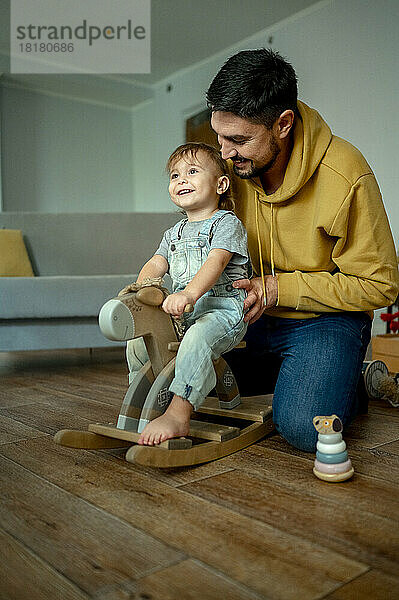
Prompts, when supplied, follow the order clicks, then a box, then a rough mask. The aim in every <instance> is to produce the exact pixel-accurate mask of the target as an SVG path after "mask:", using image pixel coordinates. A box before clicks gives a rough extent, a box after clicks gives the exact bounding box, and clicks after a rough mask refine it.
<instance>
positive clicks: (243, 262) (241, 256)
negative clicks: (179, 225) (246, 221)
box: [155, 213, 250, 281]
mask: <svg viewBox="0 0 399 600" xmlns="http://www.w3.org/2000/svg"><path fill="white" fill-rule="evenodd" d="M209 220H210V219H206V220H205V221H191V222H190V221H187V223H186V224H185V225H184V227H183V229H182V230H181V239H184V238H192V237H196V236H197V235H198V231H199V230H200V229H201V231H203V230H204V226H206V221H209ZM173 229H174V227H171V228H170V229H168V230H167V231H165V233H164V234H163V238H162V241H161V243H160V245H159V248H158V250H157V251H156V252H155V254H160V255H161V256H163V257H164V258H165V259H166V260H168V248H169V245H170V241H171V237H172V232H173ZM214 248H221V249H222V250H227V251H228V252H232V253H233V256H232V257H231V259H230V261H229V263H228V264H227V266H226V268H225V272H226V274H227V275H228V276H229V277H230V279H231V280H232V281H235V280H236V279H247V278H248V277H250V261H249V253H248V247H247V232H246V230H245V227H244V225H243V224H242V223H241V221H240V220H239V219H238V218H237V217H236V215H234V214H230V213H229V214H225V215H224V217H223V218H222V219H220V220H219V221H218V222H217V224H216V226H215V227H214V229H213V231H212V239H211V244H210V249H211V250H213V249H214Z"/></svg>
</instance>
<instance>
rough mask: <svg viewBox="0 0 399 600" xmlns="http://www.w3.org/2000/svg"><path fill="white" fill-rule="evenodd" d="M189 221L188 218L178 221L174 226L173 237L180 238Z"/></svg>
mask: <svg viewBox="0 0 399 600" xmlns="http://www.w3.org/2000/svg"><path fill="white" fill-rule="evenodd" d="M187 221H188V219H187V218H186V219H182V220H181V221H178V222H177V223H176V225H174V226H173V230H172V235H171V239H175V238H176V237H177V239H178V240H180V238H181V236H182V232H183V228H184V226H185V225H186V223H187Z"/></svg>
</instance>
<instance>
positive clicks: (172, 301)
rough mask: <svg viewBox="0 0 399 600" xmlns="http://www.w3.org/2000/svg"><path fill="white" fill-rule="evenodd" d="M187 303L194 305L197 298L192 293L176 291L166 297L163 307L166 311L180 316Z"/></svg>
mask: <svg viewBox="0 0 399 600" xmlns="http://www.w3.org/2000/svg"><path fill="white" fill-rule="evenodd" d="M187 304H192V305H194V304H195V298H194V297H193V296H190V294H186V292H176V293H174V294H170V296H167V297H166V298H165V300H164V301H163V304H162V308H163V310H164V311H165V312H166V313H168V314H170V315H173V316H174V317H180V316H181V315H182V314H183V312H184V308H185V307H186V305H187Z"/></svg>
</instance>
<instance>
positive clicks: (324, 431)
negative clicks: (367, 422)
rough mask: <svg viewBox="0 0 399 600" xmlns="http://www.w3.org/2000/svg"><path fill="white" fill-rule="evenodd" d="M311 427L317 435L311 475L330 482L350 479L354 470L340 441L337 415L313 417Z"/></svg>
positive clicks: (339, 422) (344, 445) (339, 421)
mask: <svg viewBox="0 0 399 600" xmlns="http://www.w3.org/2000/svg"><path fill="white" fill-rule="evenodd" d="M313 425H314V426H315V428H316V431H318V433H319V435H318V440H317V452H316V459H315V461H314V467H313V473H314V474H315V475H316V477H318V478H319V479H323V480H324V481H330V482H338V481H345V480H346V479H350V478H351V477H352V475H353V473H354V469H353V467H352V462H351V459H350V458H348V453H347V451H346V443H345V442H344V441H343V439H342V433H341V431H342V429H343V427H342V422H341V419H340V418H339V417H337V415H331V416H330V417H315V418H314V419H313Z"/></svg>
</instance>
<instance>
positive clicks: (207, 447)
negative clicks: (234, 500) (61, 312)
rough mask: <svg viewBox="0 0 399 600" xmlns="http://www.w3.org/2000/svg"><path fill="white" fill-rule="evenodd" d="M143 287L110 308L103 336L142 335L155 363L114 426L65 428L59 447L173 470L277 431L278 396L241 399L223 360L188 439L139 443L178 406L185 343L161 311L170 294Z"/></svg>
mask: <svg viewBox="0 0 399 600" xmlns="http://www.w3.org/2000/svg"><path fill="white" fill-rule="evenodd" d="M136 287H137V288H138V289H136V290H135V291H132V292H131V293H125V294H123V295H120V296H118V298H114V299H112V300H109V301H108V302H107V303H106V304H104V306H103V307H102V309H101V311H100V315H99V324H100V329H101V331H102V333H103V334H104V335H105V336H106V337H107V338H109V339H111V340H114V341H127V340H131V339H134V338H137V337H141V336H142V337H143V339H144V343H145V346H146V349H147V352H148V356H149V361H148V362H147V363H146V364H145V365H144V366H143V367H142V368H141V370H140V371H139V372H138V373H137V375H136V376H135V377H134V379H133V381H132V383H131V384H130V386H129V388H128V390H127V392H126V395H125V397H124V399H123V402H122V406H121V409H120V414H119V416H118V419H117V422H116V423H115V424H106V425H102V424H98V423H96V424H95V423H93V424H90V425H89V427H88V431H73V430H68V429H63V430H61V431H59V432H58V433H57V434H56V435H55V438H54V440H55V442H56V443H57V444H61V445H63V446H69V447H73V448H86V449H100V448H117V447H122V446H131V447H130V448H129V450H128V451H127V454H126V460H127V461H129V462H133V463H137V464H140V465H147V466H151V467H159V468H170V467H182V466H188V465H195V464H200V463H204V462H208V461H212V460H215V459H218V458H222V457H223V456H227V455H228V454H232V453H234V452H237V450H241V449H242V448H245V447H247V446H249V445H251V444H253V443H255V442H257V441H258V440H259V439H261V438H262V437H263V436H264V435H265V434H266V433H268V432H270V431H272V429H273V423H272V406H271V404H272V397H273V396H272V394H269V395H264V396H253V397H248V398H241V397H240V394H239V390H238V387H237V383H236V380H235V377H234V375H233V373H232V371H231V370H230V368H229V366H228V365H227V363H226V361H225V360H224V359H223V358H222V357H220V358H219V359H218V360H216V361H215V362H214V368H215V373H216V377H217V384H216V387H215V391H216V394H217V398H216V397H215V398H214V397H208V398H207V399H206V401H205V403H204V404H203V405H202V406H201V407H200V409H199V410H198V411H196V412H194V413H193V416H192V418H191V422H190V432H189V435H188V436H187V437H186V438H173V439H170V440H167V441H165V442H162V443H161V444H159V445H157V446H143V445H139V444H137V441H138V439H139V437H140V433H141V432H142V430H143V429H144V427H145V425H146V424H147V423H148V422H149V421H151V420H152V419H155V418H156V417H158V416H159V415H161V414H162V413H163V412H164V411H165V410H166V408H167V406H168V404H169V402H170V400H171V397H172V394H171V393H170V392H169V391H168V389H169V385H170V383H171V381H172V379H173V377H174V365H175V356H176V352H177V350H178V347H179V341H178V334H177V332H176V327H175V324H174V320H173V319H172V318H171V316H170V315H168V314H166V313H165V312H164V311H163V310H162V308H161V305H162V302H163V300H164V298H165V295H166V293H167V290H165V289H164V288H162V287H161V286H160V285H158V286H154V285H147V286H144V287H139V286H136ZM133 289H134V286H133ZM186 308H187V307H186ZM242 345H243V344H241V347H242ZM238 347H240V344H239V345H238Z"/></svg>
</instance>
